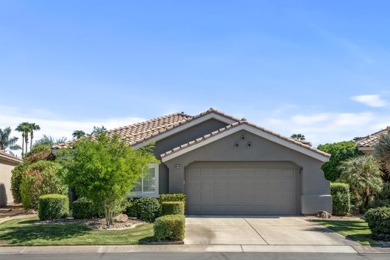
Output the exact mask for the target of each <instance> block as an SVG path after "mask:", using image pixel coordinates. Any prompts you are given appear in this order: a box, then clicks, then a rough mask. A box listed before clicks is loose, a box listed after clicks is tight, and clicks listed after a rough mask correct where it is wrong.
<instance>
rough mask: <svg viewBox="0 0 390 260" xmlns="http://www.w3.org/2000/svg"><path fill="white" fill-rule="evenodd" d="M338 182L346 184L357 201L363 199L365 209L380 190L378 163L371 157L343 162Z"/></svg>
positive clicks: (381, 183)
mask: <svg viewBox="0 0 390 260" xmlns="http://www.w3.org/2000/svg"><path fill="white" fill-rule="evenodd" d="M340 170H341V175H340V178H339V181H342V182H346V183H348V184H349V185H350V187H351V192H352V194H353V195H354V196H355V198H357V199H363V202H364V207H365V208H367V206H368V203H369V202H370V199H371V198H372V197H373V196H374V195H375V193H377V192H379V191H380V190H381V189H382V186H383V181H382V178H381V177H382V172H381V170H380V167H379V163H378V161H377V160H376V159H375V158H374V157H373V156H371V155H369V156H365V155H363V156H358V157H355V158H351V159H349V160H346V161H343V162H342V163H341V165H340Z"/></svg>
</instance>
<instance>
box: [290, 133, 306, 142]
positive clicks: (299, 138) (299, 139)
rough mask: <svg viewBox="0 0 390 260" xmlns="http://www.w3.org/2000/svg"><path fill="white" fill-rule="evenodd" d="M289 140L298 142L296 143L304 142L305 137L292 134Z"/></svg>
mask: <svg viewBox="0 0 390 260" xmlns="http://www.w3.org/2000/svg"><path fill="white" fill-rule="evenodd" d="M291 138H292V139H295V140H298V141H304V140H306V138H305V135H303V134H293V135H291Z"/></svg>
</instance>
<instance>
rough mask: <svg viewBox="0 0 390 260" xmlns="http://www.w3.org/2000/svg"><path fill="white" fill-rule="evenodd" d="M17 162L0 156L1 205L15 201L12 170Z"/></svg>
mask: <svg viewBox="0 0 390 260" xmlns="http://www.w3.org/2000/svg"><path fill="white" fill-rule="evenodd" d="M17 164H18V163H14V162H10V161H8V160H3V159H2V158H0V207H3V206H6V205H7V204H11V203H13V201H14V199H13V197H12V192H11V176H12V173H11V171H12V169H13V168H15V166H16V165H17Z"/></svg>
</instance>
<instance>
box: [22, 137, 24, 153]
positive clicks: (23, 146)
mask: <svg viewBox="0 0 390 260" xmlns="http://www.w3.org/2000/svg"><path fill="white" fill-rule="evenodd" d="M22 158H24V134H23V133H22Z"/></svg>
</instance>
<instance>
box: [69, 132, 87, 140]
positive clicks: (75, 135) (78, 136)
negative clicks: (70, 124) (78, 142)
mask: <svg viewBox="0 0 390 260" xmlns="http://www.w3.org/2000/svg"><path fill="white" fill-rule="evenodd" d="M72 136H73V138H76V139H80V138H81V137H84V136H85V132H84V131H83V130H74V131H73V134H72Z"/></svg>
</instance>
